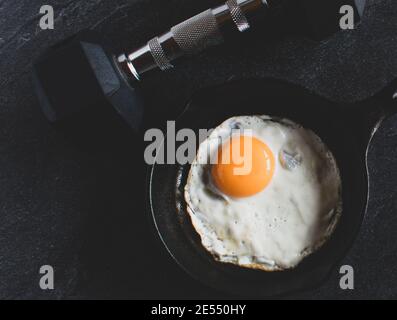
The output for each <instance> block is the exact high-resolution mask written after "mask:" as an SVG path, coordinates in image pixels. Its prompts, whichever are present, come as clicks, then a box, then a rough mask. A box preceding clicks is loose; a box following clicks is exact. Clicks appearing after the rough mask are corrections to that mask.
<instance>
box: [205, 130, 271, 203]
mask: <svg viewBox="0 0 397 320" xmlns="http://www.w3.org/2000/svg"><path fill="white" fill-rule="evenodd" d="M274 170H275V159H274V155H273V153H272V151H271V150H270V148H269V147H268V146H267V145H266V144H265V143H263V142H262V141H260V140H259V139H257V138H255V137H251V136H243V135H241V136H235V137H232V138H231V139H230V140H229V141H228V142H226V143H225V144H223V145H222V146H221V147H220V148H219V150H218V158H217V164H215V165H213V166H212V170H211V174H212V178H213V181H214V183H215V185H216V187H217V188H218V189H219V190H220V191H222V192H223V193H224V194H226V195H228V196H231V197H235V198H243V197H249V196H253V195H255V194H257V193H259V192H261V191H262V190H264V189H265V188H266V187H267V186H268V185H269V183H270V181H271V180H272V177H273V174H274Z"/></svg>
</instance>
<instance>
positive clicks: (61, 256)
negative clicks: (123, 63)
mask: <svg viewBox="0 0 397 320" xmlns="http://www.w3.org/2000/svg"><path fill="white" fill-rule="evenodd" d="M218 2H219V1H216V0H200V1H195V0H167V1H165V0H129V1H128V0H80V1H78V0H69V1H67V0H65V1H60V0H47V1H45V3H43V1H38V0H18V1H14V0H0V298H9V299H12V298H19V299H21V298H22V299H26V298H42V299H47V298H51V299H53V298H226V297H227V296H226V295H224V294H222V293H217V292H215V291H212V290H210V289H208V288H205V287H203V286H201V285H200V284H198V283H196V282H195V281H193V280H191V279H190V278H189V277H188V276H187V275H185V274H184V273H183V272H182V271H181V270H179V268H178V267H177V266H176V264H175V263H174V262H173V261H172V260H171V258H170V257H169V256H168V254H167V252H166V250H165V249H164V248H163V247H162V245H161V243H160V242H159V241H158V239H157V237H156V235H155V233H153V228H152V225H151V221H150V218H149V216H148V214H147V213H146V212H145V211H144V209H143V208H144V180H145V179H144V178H145V168H144V166H143V164H142V162H143V159H142V156H141V153H140V151H139V149H138V147H137V145H136V144H134V143H133V142H131V145H130V148H129V150H127V151H126V150H119V149H117V148H115V149H114V150H105V149H104V150H94V151H93V150H85V149H84V148H79V147H77V146H76V145H75V144H74V143H73V142H71V141H70V140H69V139H68V138H67V137H65V136H64V135H62V134H60V133H59V132H58V131H56V130H55V129H54V128H53V127H51V126H50V125H49V124H48V123H47V122H46V121H45V119H44V117H43V116H42V114H41V112H40V110H39V107H38V103H37V100H36V98H35V96H34V93H33V88H32V85H31V82H30V78H29V72H30V69H31V65H32V61H33V60H34V59H35V58H36V57H37V56H39V55H40V53H42V52H43V51H44V50H45V49H46V48H47V47H48V46H49V45H51V44H54V43H56V42H57V41H58V40H60V39H63V38H65V37H66V36H68V35H71V34H73V33H75V32H77V31H78V30H81V29H83V28H88V27H92V28H93V29H94V30H97V31H99V32H100V33H101V34H102V35H103V38H104V41H105V42H106V43H108V44H109V45H112V46H113V47H114V48H115V50H116V51H118V50H120V49H121V48H123V47H125V46H131V47H134V46H137V45H139V44H141V43H142V42H143V41H144V40H147V39H148V38H149V37H151V36H153V35H155V34H157V33H159V32H161V31H164V30H165V29H166V28H167V27H169V26H170V25H172V24H175V23H177V22H179V21H180V20H182V19H183V18H186V17H188V16H190V15H192V14H194V13H196V12H199V11H200V10H202V9H205V8H207V7H210V6H213V5H214V4H216V3H218ZM43 4H51V5H53V6H54V8H55V13H56V21H55V30H54V31H42V30H41V29H40V28H39V27H38V22H39V17H40V15H39V9H40V6H41V5H43ZM280 23H281V22H280ZM279 27H281V25H278V24H277V23H276V24H274V25H273V26H272V28H274V30H277V29H278V28H279ZM228 49H230V48H219V49H216V50H210V51H209V52H207V53H205V54H202V55H200V56H198V57H196V58H194V59H192V60H191V61H190V62H181V64H180V65H179V66H178V68H177V69H176V70H175V71H172V72H170V73H168V74H161V75H157V76H153V77H151V78H149V79H147V81H146V84H145V86H146V90H147V91H152V92H155V93H156V94H155V96H156V99H150V100H151V104H152V107H153V108H154V110H156V112H158V113H159V114H162V115H167V117H168V118H172V117H173V116H174V115H175V114H176V113H177V111H178V110H177V109H179V108H181V107H182V106H183V103H184V101H186V100H187V99H188V98H189V96H190V95H191V94H192V93H193V92H194V91H196V90H197V89H198V88H200V87H205V86H208V85H212V84H218V83H222V82H225V81H230V80H233V79H241V78H252V77H265V76H269V77H274V78H277V79H285V80H288V81H290V82H293V83H298V84H300V85H302V86H304V87H307V88H309V89H311V90H313V91H315V92H317V93H318V94H320V95H323V96H326V97H328V98H330V99H332V100H339V101H356V100H360V99H364V98H366V97H369V96H371V95H372V94H374V93H376V92H377V91H379V90H380V89H381V88H383V87H384V86H385V85H386V84H387V83H389V82H390V81H391V80H393V79H394V78H396V77H397V2H396V1H393V0H369V6H368V8H367V10H366V14H365V21H364V22H363V24H362V25H361V26H360V27H359V29H357V30H356V31H354V32H342V33H339V34H337V35H335V36H334V37H332V38H331V39H329V40H327V41H325V42H322V43H320V44H314V43H312V42H310V41H307V40H305V39H303V38H300V37H298V36H292V37H283V38H282V39H280V41H267V40H266V39H262V38H260V37H258V38H257V39H256V41H251V43H250V45H240V46H237V47H234V51H233V52H227V50H228ZM60 63H61V62H60ZM160 101H161V102H160ZM171 106H174V107H175V108H174V110H172V109H171ZM396 107H397V106H396ZM136 150H138V151H139V152H137V151H136ZM395 159H397V118H396V117H394V118H391V119H389V120H388V121H386V122H385V123H384V125H383V126H382V127H381V129H380V131H379V132H378V134H377V136H376V138H375V140H374V142H373V145H372V147H371V151H370V169H371V170H370V171H371V178H372V185H371V194H370V197H371V199H370V203H369V210H368V212H367V215H366V218H365V221H364V225H363V227H362V230H361V233H360V235H359V237H358V239H357V241H356V243H355V245H354V247H353V248H352V250H351V251H350V253H349V255H348V256H347V257H346V259H345V260H344V262H343V263H346V264H351V265H352V266H354V268H355V270H356V289H355V290H354V291H349V292H343V291H341V290H340V289H339V285H338V283H339V275H338V272H337V270H335V272H334V273H333V275H332V276H331V278H330V279H329V281H328V282H327V283H326V284H324V285H323V286H322V287H321V288H318V289H316V290H314V291H312V292H305V293H303V294H300V295H299V296H294V297H302V298H342V299H344V298H397V272H396V270H395V269H396V266H397V255H396V252H397V241H396V240H397V235H396V230H397V213H396V211H397V191H396V190H397V161H396V160H395ZM351 192H354V190H351ZM44 264H50V265H52V266H54V268H55V290H54V291H51V292H44V291H41V290H40V289H39V286H38V283H39V278H40V275H39V268H40V266H41V265H44Z"/></svg>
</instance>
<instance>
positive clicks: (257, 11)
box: [117, 0, 269, 81]
mask: <svg viewBox="0 0 397 320" xmlns="http://www.w3.org/2000/svg"><path fill="white" fill-rule="evenodd" d="M268 8H269V2H268V0H228V1H227V2H226V3H225V4H223V5H220V6H218V7H216V8H213V9H209V10H207V11H204V12H202V13H200V14H198V15H196V16H194V17H192V18H190V19H188V20H186V21H184V22H182V23H180V24H178V25H176V26H174V27H172V28H171V29H170V30H169V31H168V32H166V33H164V34H162V35H160V36H158V37H155V38H153V39H152V40H150V41H149V42H148V43H147V44H146V45H144V46H143V47H141V48H139V49H138V50H136V51H133V52H131V53H124V54H121V55H120V56H118V57H117V62H118V64H119V66H120V68H121V70H123V72H124V74H125V75H126V76H127V77H128V78H129V79H130V80H133V81H139V80H141V78H142V75H143V74H144V73H146V72H148V71H150V70H154V69H160V70H167V69H171V68H173V61H174V60H176V59H177V58H179V57H181V56H184V55H190V54H195V53H198V52H200V51H203V50H204V49H206V48H208V47H211V46H214V45H217V44H220V43H222V42H223V41H224V39H225V38H227V37H228V36H229V35H230V34H233V33H240V32H245V31H247V30H248V29H250V28H251V26H252V22H253V21H254V18H255V17H256V16H264V15H265V13H266V12H267V10H268Z"/></svg>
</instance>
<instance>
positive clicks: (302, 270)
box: [148, 80, 397, 297]
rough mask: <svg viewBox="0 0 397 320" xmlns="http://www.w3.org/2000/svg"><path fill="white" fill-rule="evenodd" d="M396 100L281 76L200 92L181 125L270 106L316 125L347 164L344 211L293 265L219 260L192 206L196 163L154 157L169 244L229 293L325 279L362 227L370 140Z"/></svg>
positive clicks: (197, 273) (155, 194) (277, 290)
mask: <svg viewBox="0 0 397 320" xmlns="http://www.w3.org/2000/svg"><path fill="white" fill-rule="evenodd" d="M386 96H387V97H386ZM391 108H392V98H391V95H385V94H381V95H378V96H377V97H374V98H372V99H369V100H367V101H365V102H361V103H358V104H351V105H343V104H336V103H333V102H330V101H328V100H326V99H323V98H320V97H318V96H316V95H314V94H312V93H310V92H308V91H307V90H305V89H302V88H299V87H296V86H294V85H291V84H287V83H283V82H279V81H275V80H261V81H258V80H256V81H254V80H252V81H251V80H250V81H243V82H236V83H228V84H226V85H222V86H218V87H214V88H210V89H205V90H203V91H201V92H199V93H197V94H196V95H195V96H194V97H193V98H192V99H191V101H190V102H189V104H188V106H187V108H186V110H185V112H184V113H183V114H182V116H181V117H180V118H179V119H178V120H177V130H178V129H179V128H192V129H194V130H195V131H196V132H197V131H198V130H199V129H201V128H204V129H210V128H214V127H215V126H217V125H219V124H220V123H222V122H223V121H224V120H225V119H227V118H229V117H232V116H236V115H255V114H266V115H271V116H274V117H281V118H288V119H291V120H293V121H295V122H297V123H300V124H302V125H303V126H304V127H306V128H310V129H311V130H313V131H314V132H315V133H317V135H319V136H320V137H321V138H322V139H323V141H324V142H325V143H326V144H327V145H328V147H329V148H330V149H331V151H332V152H333V154H334V155H335V157H336V160H337V163H338V166H339V169H340V171H341V176H342V186H343V214H342V217H341V220H340V222H339V224H338V227H337V229H336V231H335V233H334V234H333V236H332V237H331V239H329V241H328V242H327V243H326V244H325V245H324V246H323V247H322V248H321V249H320V250H319V251H318V252H316V253H315V254H313V255H311V256H309V257H308V258H306V259H305V260H304V261H303V262H302V263H301V264H300V265H299V266H298V267H296V268H295V269H293V270H289V271H282V272H263V271H256V270H249V269H244V268H239V267H235V266H232V265H229V264H223V263H219V262H216V261H215V260H214V259H213V258H212V257H211V256H210V255H209V254H208V253H207V252H206V250H205V249H204V248H203V247H202V245H201V242H200V237H199V236H198V234H197V233H196V231H195V230H194V229H193V227H192V225H191V222H190V218H189V216H188V214H187V212H186V203H185V201H184V198H183V188H184V185H185V183H186V179H187V175H188V173H189V169H190V166H189V165H178V164H177V165H160V164H155V165H154V166H152V168H151V172H150V175H149V190H148V192H149V201H150V204H149V205H150V209H151V213H152V215H153V220H154V223H155V226H156V228H157V230H158V233H159V235H160V238H161V239H162V241H163V243H164V245H165V247H166V248H167V250H168V251H169V253H170V254H171V255H172V257H173V258H174V259H175V260H176V261H177V262H178V264H179V265H180V266H181V267H182V268H183V269H184V270H185V271H186V272H188V273H189V274H190V275H192V276H193V277H194V278H196V279H198V280H200V281H202V282H203V283H205V284H207V285H209V286H211V287H214V288H216V289H218V290H223V291H225V292H228V293H234V294H238V295H244V296H251V297H271V296H277V295H282V294H287V293H290V292H296V291H300V290H303V289H308V288H312V287H315V286H318V285H320V284H321V283H322V282H323V281H325V280H326V278H327V276H328V275H329V274H330V272H331V271H332V270H333V269H334V268H335V267H336V266H337V264H338V263H339V262H340V261H341V259H342V258H343V257H344V256H345V255H346V253H347V251H348V249H349V248H350V247H351V245H352V243H353V241H354V239H355V237H356V235H357V233H358V231H359V229H360V226H361V223H362V220H363V218H364V215H365V212H366V207H367V200H368V189H369V181H368V173H367V150H368V146H369V143H370V141H371V140H372V137H373V135H374V133H375V131H376V129H377V127H378V125H379V124H380V123H381V121H382V120H383V119H384V117H385V115H386V114H389V113H390V112H391ZM396 109H397V106H396ZM197 136H198V135H197Z"/></svg>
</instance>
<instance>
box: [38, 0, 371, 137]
mask: <svg viewBox="0 0 397 320" xmlns="http://www.w3.org/2000/svg"><path fill="white" fill-rule="evenodd" d="M365 3H366V0H228V1H227V2H225V3H224V4H222V5H220V6H218V7H215V8H212V9H208V10H206V11H204V12H202V13H200V14H198V15H196V16H194V17H192V18H190V19H188V20H186V21H184V22H182V23H180V24H178V25H176V26H174V27H172V28H171V29H170V30H169V31H167V32H165V33H163V34H161V35H159V36H157V37H154V38H152V39H151V40H149V41H148V42H147V43H146V44H145V45H143V46H142V47H140V48H138V49H137V50H133V51H132V52H125V53H122V54H119V55H115V54H112V53H111V52H108V50H107V49H105V48H104V46H102V45H101V44H100V42H99V41H98V39H97V37H96V36H94V35H92V34H91V33H86V32H83V33H80V34H78V35H76V36H73V37H71V38H69V39H67V40H65V41H63V42H61V43H59V44H57V45H55V46H54V47H52V48H50V49H49V50H48V51H47V52H46V53H45V54H44V55H43V56H42V57H40V58H39V59H38V60H37V61H36V62H35V64H34V68H33V70H34V71H33V80H34V85H35V90H36V93H37V96H38V98H39V102H40V105H41V107H42V110H43V112H44V114H45V116H46V117H47V118H48V120H49V121H51V122H53V123H62V124H69V125H73V123H74V120H78V119H81V118H83V117H84V119H86V121H90V119H94V118H95V115H96V113H98V112H99V111H100V110H106V109H107V108H111V109H112V110H113V111H115V113H116V114H117V115H118V116H120V117H121V118H122V119H124V120H125V121H126V122H127V123H128V124H129V126H130V127H131V128H132V129H133V130H134V131H139V130H140V128H141V125H142V119H143V114H144V99H143V97H142V95H141V93H140V90H139V88H140V86H141V85H142V83H143V82H144V79H145V77H147V76H149V74H150V73H155V72H159V71H167V70H169V69H172V68H174V67H175V65H176V60H177V59H179V58H180V57H182V56H186V55H192V54H196V53H198V52H201V51H203V50H205V49H206V48H209V47H211V46H215V45H219V44H221V43H223V42H224V41H228V40H232V39H233V38H234V37H235V36H237V35H239V34H243V33H245V32H247V31H249V30H251V29H257V31H260V27H261V25H263V21H266V20H267V19H268V18H269V16H271V15H272V14H273V13H277V14H278V15H279V18H278V23H280V24H288V23H291V21H290V20H291V19H290V18H289V16H288V14H286V12H290V13H291V12H292V13H293V15H294V19H293V20H294V21H297V22H294V23H292V24H293V25H292V26H291V28H296V27H297V26H296V25H295V23H298V24H299V27H300V28H301V29H302V30H305V33H306V35H307V36H308V37H310V38H313V39H316V40H321V39H324V38H327V37H328V36H330V35H332V34H333V33H335V32H337V31H339V30H340V18H341V14H340V8H341V7H342V6H343V5H350V6H351V7H352V8H353V9H354V13H355V22H356V23H358V22H359V21H360V19H361V16H362V14H363V11H364V6H365ZM87 126H89V123H88V124H87Z"/></svg>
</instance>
